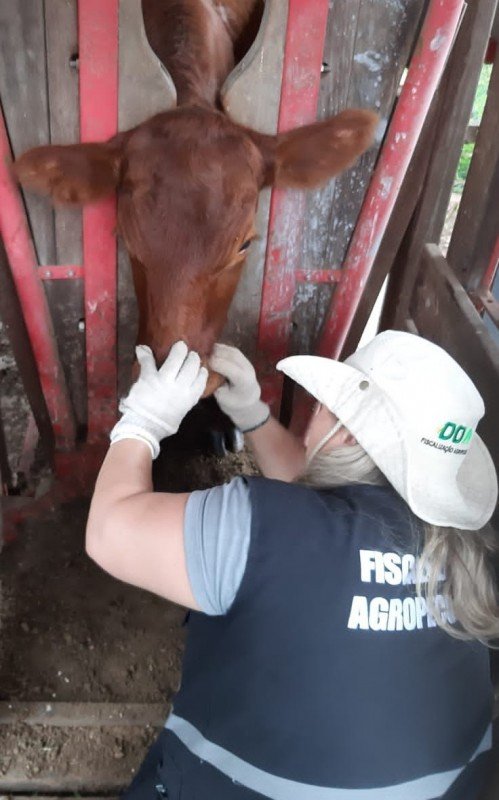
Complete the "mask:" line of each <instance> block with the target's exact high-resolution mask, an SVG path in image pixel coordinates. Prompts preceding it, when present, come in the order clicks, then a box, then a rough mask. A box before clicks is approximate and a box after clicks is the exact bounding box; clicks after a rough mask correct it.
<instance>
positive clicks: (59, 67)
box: [45, 0, 83, 264]
mask: <svg viewBox="0 0 499 800" xmlns="http://www.w3.org/2000/svg"><path fill="white" fill-rule="evenodd" d="M45 26H46V40H47V86H48V109H49V122H50V141H51V142H52V144H75V143H76V142H78V141H79V138H80V116H79V108H78V68H77V60H76V63H75V56H76V57H77V54H78V23H77V0H45ZM55 239H56V260H55V261H54V263H58V264H81V263H82V258H83V254H82V230H81V210H80V209H79V208H57V209H56V210H55Z"/></svg>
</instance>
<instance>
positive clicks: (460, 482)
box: [406, 433, 497, 530]
mask: <svg viewBox="0 0 499 800" xmlns="http://www.w3.org/2000/svg"><path fill="white" fill-rule="evenodd" d="M414 462H415V459H409V469H408V476H407V478H408V479H407V497H406V500H407V502H408V504H409V506H410V507H411V508H412V510H413V511H414V513H415V514H417V516H418V517H421V519H424V520H426V522H430V523H431V524H433V525H439V526H449V527H451V528H459V529H460V530H479V529H480V528H483V526H484V525H486V524H487V522H488V521H489V519H490V518H491V516H492V514H493V513H494V509H495V507H496V505H497V479H496V473H495V468H494V463H493V461H492V458H491V456H490V453H489V451H488V450H487V447H486V446H485V444H484V443H483V441H482V439H480V437H479V436H478V434H477V433H475V434H474V435H473V438H472V440H471V442H470V445H469V448H468V452H467V454H466V457H465V458H463V462H462V464H461V467H460V468H459V470H458V472H457V475H456V477H455V479H453V480H451V481H447V482H446V483H445V485H444V486H442V483H441V481H439V480H435V475H434V474H433V472H431V471H429V470H428V471H427V470H424V469H418V465H417V464H415V463H414Z"/></svg>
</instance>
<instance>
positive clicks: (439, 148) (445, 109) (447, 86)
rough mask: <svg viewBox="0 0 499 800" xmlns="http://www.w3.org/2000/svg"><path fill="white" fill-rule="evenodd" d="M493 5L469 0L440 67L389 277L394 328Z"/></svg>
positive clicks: (463, 125)
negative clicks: (417, 181)
mask: <svg viewBox="0 0 499 800" xmlns="http://www.w3.org/2000/svg"><path fill="white" fill-rule="evenodd" d="M496 8H497V0H470V1H469V3H468V7H467V10H466V13H465V15H464V17H463V21H462V23H461V27H460V29H459V32H458V34H457V37H456V41H455V43H454V47H453V50H452V52H451V54H450V57H449V61H448V63H447V66H446V69H445V73H444V76H443V79H442V83H441V89H440V93H441V98H440V103H439V110H438V116H437V119H436V121H435V129H436V136H435V139H434V142H433V148H432V155H431V162H430V165H429V168H428V173H427V176H426V182H425V188H424V191H423V193H422V195H421V198H420V201H419V203H418V206H417V208H416V212H415V214H414V217H413V220H412V222H411V228H410V231H409V232H408V234H407V237H406V239H405V240H404V244H403V249H404V253H403V258H399V259H397V264H396V265H395V266H394V269H393V270H392V274H391V277H390V286H389V296H390V298H391V303H392V305H393V307H394V312H393V314H392V319H391V325H392V326H394V327H399V326H400V325H402V324H403V321H404V320H405V319H406V318H407V316H408V312H407V309H408V306H409V303H410V302H411V295H412V291H413V288H414V282H415V279H416V274H417V273H418V270H419V262H420V257H421V252H422V249H423V247H424V245H425V244H426V243H427V242H438V241H439V239H440V234H441V231H442V227H443V223H444V220H445V213H446V211H447V207H448V204H449V198H450V194H451V189H452V184H453V181H454V176H455V174H456V169H457V164H458V161H459V156H460V153H461V148H462V144H463V141H464V137H465V135H466V129H467V126H468V121H469V118H470V113H471V109H472V106H473V99H474V96H475V90H476V86H477V83H478V78H479V74H480V70H481V68H482V64H483V58H484V54H485V50H486V48H487V43H488V40H489V35H490V30H491V25H492V20H493V18H494V15H495V12H496Z"/></svg>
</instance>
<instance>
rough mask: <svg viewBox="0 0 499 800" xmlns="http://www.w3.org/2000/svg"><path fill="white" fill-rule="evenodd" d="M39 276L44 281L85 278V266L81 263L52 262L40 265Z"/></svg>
mask: <svg viewBox="0 0 499 800" xmlns="http://www.w3.org/2000/svg"><path fill="white" fill-rule="evenodd" d="M38 276H39V277H40V278H41V279H42V281H60V280H71V279H73V280H74V279H75V278H83V277H84V276H85V275H84V271H83V267H80V266H79V265H76V264H75V265H74V266H73V265H71V264H70V265H69V266H68V265H59V264H50V265H48V266H46V267H39V268H38Z"/></svg>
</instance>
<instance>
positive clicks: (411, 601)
mask: <svg viewBox="0 0 499 800" xmlns="http://www.w3.org/2000/svg"><path fill="white" fill-rule="evenodd" d="M359 557H360V579H361V581H362V582H363V583H373V582H374V583H377V584H384V585H387V584H388V585H389V586H400V585H411V584H412V585H414V584H415V583H416V570H417V560H416V557H415V556H414V555H412V554H410V553H407V554H405V555H399V554H398V553H382V552H380V551H378V550H359ZM439 577H440V580H443V579H444V578H445V576H444V575H440V576H439ZM426 582H427V577H426V575H425V574H422V575H421V583H426ZM436 602H437V605H438V608H439V609H440V612H441V614H442V616H443V618H444V619H445V620H446V621H448V622H449V623H452V622H455V619H454V617H453V615H452V613H451V612H450V610H449V609H448V608H447V605H446V602H445V599H444V597H443V596H442V595H437V599H436ZM435 626H436V622H435V619H434V617H432V615H431V614H430V613H429V611H428V609H427V605H426V601H425V599H424V597H417V596H415V595H414V596H406V597H403V598H402V597H391V598H388V597H373V598H371V599H369V598H367V597H365V596H363V595H354V597H353V599H352V606H351V609H350V616H349V618H348V627H349V628H350V629H351V630H362V631H368V630H371V631H413V630H417V629H422V628H434V627H435Z"/></svg>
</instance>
